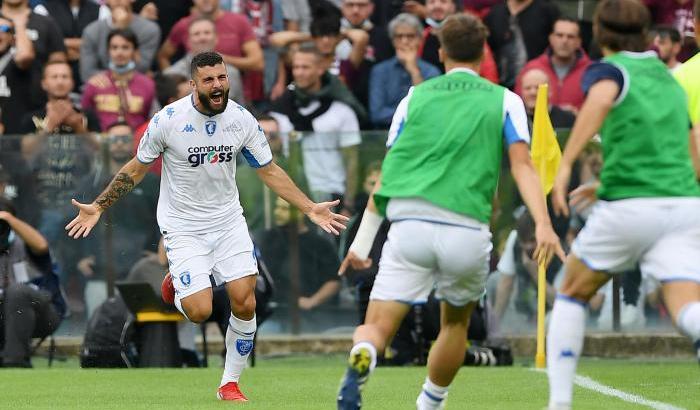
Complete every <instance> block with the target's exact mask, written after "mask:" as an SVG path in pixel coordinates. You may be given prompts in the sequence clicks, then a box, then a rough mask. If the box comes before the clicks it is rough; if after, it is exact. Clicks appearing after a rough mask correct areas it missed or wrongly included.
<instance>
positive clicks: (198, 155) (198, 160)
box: [187, 145, 235, 168]
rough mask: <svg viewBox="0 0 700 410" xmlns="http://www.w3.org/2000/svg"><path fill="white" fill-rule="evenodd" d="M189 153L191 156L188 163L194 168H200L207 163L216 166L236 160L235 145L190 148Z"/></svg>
mask: <svg viewBox="0 0 700 410" xmlns="http://www.w3.org/2000/svg"><path fill="white" fill-rule="evenodd" d="M187 152H189V153H190V155H189V156H188V157H187V161H188V162H189V163H190V166H191V167H192V168H195V167H198V166H200V165H202V164H205V163H207V162H208V163H210V164H216V163H222V164H223V163H225V162H231V161H232V160H233V158H234V155H233V154H234V152H235V150H234V148H233V145H216V146H212V145H208V146H202V147H189V148H187Z"/></svg>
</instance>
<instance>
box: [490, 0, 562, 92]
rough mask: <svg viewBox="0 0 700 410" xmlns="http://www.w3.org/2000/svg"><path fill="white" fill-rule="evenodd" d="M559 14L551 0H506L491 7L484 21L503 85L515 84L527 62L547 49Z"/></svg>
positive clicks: (510, 86) (509, 86) (511, 85)
mask: <svg viewBox="0 0 700 410" xmlns="http://www.w3.org/2000/svg"><path fill="white" fill-rule="evenodd" d="M557 17H559V10H558V9H557V7H556V6H555V5H554V4H552V3H550V2H549V1H547V0H522V1H502V2H501V3H499V4H496V5H494V6H492V7H491V10H490V11H489V14H487V15H486V17H485V18H484V23H485V24H486V27H488V29H489V33H490V34H489V37H488V43H489V47H491V50H493V54H494V59H495V60H496V64H497V65H498V74H499V83H500V84H501V85H503V86H505V87H508V88H512V87H513V86H514V85H515V79H516V77H517V75H518V73H519V72H520V71H521V70H522V69H523V67H525V64H526V63H527V62H528V61H529V60H532V59H533V58H535V57H537V56H539V55H540V54H542V53H543V52H544V50H545V49H546V48H547V36H548V35H549V33H551V32H552V26H554V21H555V20H556V19H557Z"/></svg>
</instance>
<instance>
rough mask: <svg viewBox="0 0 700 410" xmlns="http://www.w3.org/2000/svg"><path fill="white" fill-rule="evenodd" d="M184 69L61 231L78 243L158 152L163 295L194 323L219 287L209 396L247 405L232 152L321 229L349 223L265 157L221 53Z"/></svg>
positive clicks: (249, 273)
mask: <svg viewBox="0 0 700 410" xmlns="http://www.w3.org/2000/svg"><path fill="white" fill-rule="evenodd" d="M190 71H191V75H192V80H190V85H191V86H192V94H191V95H189V96H187V97H184V98H182V99H180V100H178V101H175V102H174V103H172V104H169V105H167V106H166V107H164V108H163V109H162V110H161V111H160V112H159V113H158V114H156V115H155V116H154V117H153V119H152V120H151V122H150V124H149V126H148V130H147V131H146V134H145V135H144V137H143V138H142V139H141V143H140V145H139V149H138V152H137V154H136V157H135V158H133V159H132V160H131V161H129V162H128V163H127V164H126V165H125V166H124V167H122V169H121V170H120V171H119V172H118V173H117V175H116V176H115V177H114V179H113V180H112V182H111V183H110V185H109V186H108V187H107V189H106V190H105V191H104V192H103V193H102V194H100V195H99V196H98V197H97V198H96V199H95V201H94V202H93V203H91V204H81V203H79V202H78V201H76V200H73V204H74V205H75V206H76V207H78V209H79V214H78V216H77V217H76V218H75V219H73V221H71V222H70V223H69V224H68V225H67V226H66V230H68V231H69V232H68V235H69V236H71V237H73V238H79V237H86V236H87V235H88V234H89V233H90V231H91V230H92V228H93V227H94V226H95V225H96V224H97V222H98V221H99V218H100V216H101V214H102V212H104V211H105V210H106V209H108V208H109V207H110V206H111V205H113V204H114V203H115V202H116V201H117V200H119V198H121V197H123V196H124V195H126V194H127V193H129V192H130V191H131V190H132V189H133V188H134V186H135V185H136V184H138V183H139V182H140V181H141V180H142V179H143V177H144V175H145V174H146V172H148V169H149V167H150V164H151V163H152V162H153V161H155V160H156V159H157V158H158V157H160V156H161V155H162V156H163V174H162V178H161V188H160V198H159V200H158V224H159V226H160V230H161V233H162V234H163V237H164V240H165V249H166V253H167V256H168V262H169V264H170V273H169V274H168V275H166V277H165V279H164V281H163V286H162V290H163V299H169V298H170V297H172V298H173V300H172V301H173V302H174V303H175V306H177V308H178V309H179V310H180V312H182V313H183V314H184V315H185V316H186V317H187V318H188V319H190V320H191V321H192V322H195V323H201V322H203V321H205V320H206V319H207V318H208V317H209V316H210V315H211V312H212V290H211V283H210V280H209V275H213V276H214V279H215V281H216V283H217V284H221V283H225V287H226V291H227V293H228V296H229V299H230V301H231V318H230V320H229V328H228V330H227V332H226V338H225V343H226V350H227V352H226V361H225V365H224V374H223V377H222V380H221V384H220V387H219V390H218V393H217V395H218V397H219V399H221V400H231V401H238V402H244V401H248V399H247V398H246V397H245V396H244V395H243V393H241V391H240V390H239V388H238V379H239V377H240V374H241V372H242V371H243V368H244V367H245V363H246V360H247V357H248V355H249V353H250V351H251V350H252V348H253V338H254V336H255V331H256V328H257V325H256V321H255V293H254V289H255V281H256V278H255V275H256V274H257V263H256V260H255V257H254V254H253V244H252V242H251V240H250V236H249V235H248V230H247V226H246V222H245V218H244V217H243V210H242V208H241V205H240V203H239V200H238V189H237V188H236V183H235V175H236V161H235V157H236V154H237V153H238V152H239V151H240V152H241V153H242V154H243V156H244V157H245V158H246V160H247V161H248V164H249V165H250V166H252V167H254V168H257V173H258V176H259V177H260V178H261V179H262V180H263V182H264V183H265V184H266V185H267V186H269V187H270V188H271V189H272V190H273V191H275V192H276V193H277V194H278V195H279V196H280V197H282V198H284V199H285V200H287V201H288V202H289V203H291V204H293V205H294V206H296V207H297V208H299V209H300V210H301V211H302V212H304V214H306V215H307V216H308V217H309V218H310V219H311V221H313V222H314V223H316V224H317V225H319V226H320V227H321V228H322V229H324V230H325V231H327V232H329V233H334V234H338V230H340V229H344V227H345V226H344V222H346V221H347V218H346V217H344V216H341V215H337V214H334V213H332V212H331V211H330V208H331V207H333V206H336V205H338V201H335V202H326V203H320V204H316V203H313V202H312V201H311V200H309V199H308V198H307V197H306V195H304V193H302V192H301V191H300V190H299V189H298V188H297V187H296V185H294V183H293V182H292V180H291V179H290V178H289V177H288V176H287V174H286V173H285V172H284V171H283V170H282V169H281V168H279V167H278V166H277V165H276V164H275V163H274V162H273V161H272V153H271V152H270V147H269V145H268V142H267V139H266V138H265V135H264V134H263V131H262V128H261V127H260V125H259V124H258V122H257V121H256V120H255V118H254V117H253V116H252V115H251V114H250V113H249V112H248V111H246V110H245V109H244V108H243V107H241V106H239V105H238V104H235V103H233V102H231V103H230V104H228V102H229V100H228V92H229V83H228V75H227V73H226V67H225V65H224V63H223V59H222V57H221V55H219V54H217V53H215V52H204V53H200V54H197V55H195V56H194V57H193V58H192V64H191V69H190ZM173 293H174V295H173ZM168 301H169V300H168Z"/></svg>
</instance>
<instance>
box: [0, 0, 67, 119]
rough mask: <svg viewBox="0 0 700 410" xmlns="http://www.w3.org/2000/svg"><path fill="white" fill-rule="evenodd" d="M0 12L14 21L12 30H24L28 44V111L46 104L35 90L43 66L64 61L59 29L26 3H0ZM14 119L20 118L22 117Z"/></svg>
mask: <svg viewBox="0 0 700 410" xmlns="http://www.w3.org/2000/svg"><path fill="white" fill-rule="evenodd" d="M0 11H1V12H2V15H3V16H5V18H7V19H10V20H12V21H14V24H15V28H17V29H20V30H21V28H24V29H25V31H26V34H27V37H29V39H30V40H31V42H32V47H33V49H34V59H33V62H32V79H31V84H32V86H31V88H30V90H29V91H30V92H31V94H30V95H29V101H30V102H31V105H32V108H37V107H40V106H42V105H44V103H45V102H46V100H45V99H43V97H44V93H43V92H42V91H41V89H40V88H39V87H38V84H39V83H40V82H41V73H42V70H43V68H44V64H46V63H47V62H49V61H59V60H60V61H66V48H65V46H64V45H63V35H62V34H61V30H60V29H59V28H58V26H57V25H56V23H55V22H54V20H53V19H52V18H51V17H47V16H42V15H40V14H37V13H35V12H33V11H32V10H31V8H30V7H29V0H12V1H8V0H5V1H3V2H2V8H0ZM19 38H21V36H19V37H18V39H19ZM15 118H22V116H21V115H20V116H19V117H15Z"/></svg>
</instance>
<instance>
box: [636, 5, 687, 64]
mask: <svg viewBox="0 0 700 410" xmlns="http://www.w3.org/2000/svg"><path fill="white" fill-rule="evenodd" d="M643 2H644V4H646V6H647V8H648V9H649V12H650V14H651V18H652V20H653V21H652V23H653V24H656V25H666V26H671V27H674V28H675V29H676V30H678V32H679V33H680V35H681V51H680V53H678V61H680V62H682V63H684V62H685V61H686V60H687V59H689V58H691V57H692V56H693V55H695V53H696V52H697V50H698V46H697V44H696V43H695V39H696V37H697V33H695V24H694V22H693V3H694V2H693V0H675V1H672V0H643ZM697 17H698V16H697V15H696V16H695V18H697Z"/></svg>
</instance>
